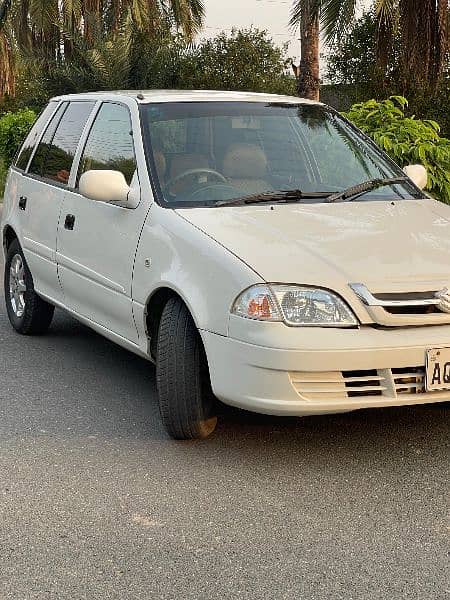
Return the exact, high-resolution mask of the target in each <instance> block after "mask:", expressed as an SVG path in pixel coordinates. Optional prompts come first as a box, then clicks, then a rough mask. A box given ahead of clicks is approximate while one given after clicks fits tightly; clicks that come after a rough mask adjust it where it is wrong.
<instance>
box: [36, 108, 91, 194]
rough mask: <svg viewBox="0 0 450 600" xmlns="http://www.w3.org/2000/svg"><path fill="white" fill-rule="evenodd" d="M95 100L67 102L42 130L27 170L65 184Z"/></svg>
mask: <svg viewBox="0 0 450 600" xmlns="http://www.w3.org/2000/svg"><path fill="white" fill-rule="evenodd" d="M94 105H95V102H83V101H79V102H76V101H75V102H70V103H69V104H68V106H66V107H65V110H64V109H63V114H62V116H61V115H60V114H59V111H58V113H57V114H55V116H54V118H53V119H52V121H51V122H50V124H49V126H48V127H47V130H46V131H45V133H44V135H43V137H42V139H41V141H40V143H39V146H38V147H37V150H36V153H35V155H34V157H33V160H32V163H31V165H30V169H29V172H30V173H33V174H35V175H40V176H41V177H44V178H45V179H50V180H52V181H55V182H57V183H59V184H62V185H67V183H68V181H69V175H70V170H71V168H72V162H73V159H74V156H75V152H76V149H77V146H78V142H79V141H80V137H81V134H82V132H83V129H84V126H85V125H86V122H87V120H88V118H89V115H90V114H91V112H92V109H93V107H94Z"/></svg>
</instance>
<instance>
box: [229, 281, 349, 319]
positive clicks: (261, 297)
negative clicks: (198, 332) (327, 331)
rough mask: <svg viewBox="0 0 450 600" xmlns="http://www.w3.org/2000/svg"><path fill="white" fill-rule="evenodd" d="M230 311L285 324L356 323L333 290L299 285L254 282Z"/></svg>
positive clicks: (249, 317) (347, 307) (242, 315)
mask: <svg viewBox="0 0 450 600" xmlns="http://www.w3.org/2000/svg"><path fill="white" fill-rule="evenodd" d="M231 312H232V314H234V315H238V316H239V317H244V318H247V319H256V320H258V321H284V322H285V323H286V324H287V325H295V326H301V325H303V326H309V327H311V326H313V327H356V326H357V325H358V321H357V319H356V317H355V315H354V314H353V312H352V310H351V309H350V307H349V306H347V304H346V303H345V302H344V301H343V300H342V299H341V298H340V297H339V296H337V295H336V294H334V293H333V292H329V291H328V290H322V289H320V288H313V287H305V286H300V285H280V284H270V285H254V286H252V287H250V288H248V289H247V290H244V291H243V292H242V293H241V294H239V296H238V297H237V298H236V300H235V302H234V304H233V306H232V308H231Z"/></svg>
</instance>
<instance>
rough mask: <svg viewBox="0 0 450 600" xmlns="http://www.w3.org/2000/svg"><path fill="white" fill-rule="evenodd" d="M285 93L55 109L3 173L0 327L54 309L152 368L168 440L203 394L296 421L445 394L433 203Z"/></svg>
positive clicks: (29, 324)
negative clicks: (1, 309)
mask: <svg viewBox="0 0 450 600" xmlns="http://www.w3.org/2000/svg"><path fill="white" fill-rule="evenodd" d="M425 184H426V172H425V170H424V169H423V168H422V167H420V166H412V167H408V168H407V169H406V170H405V172H404V171H402V170H401V169H400V168H399V167H398V166H396V165H395V164H394V163H393V162H392V161H391V160H390V159H389V158H388V157H387V156H386V155H385V154H383V152H381V151H380V150H379V149H378V148H377V147H376V146H375V145H374V144H373V143H372V142H371V141H370V140H369V139H368V138H367V137H365V136H364V135H363V134H362V133H361V132H360V131H358V130H357V129H356V128H355V127H353V126H352V125H351V124H350V123H349V122H348V121H346V120H345V119H343V118H342V117H341V116H340V115H339V114H338V113H337V112H336V111H334V110H332V109H331V108H329V107H327V106H324V105H322V104H319V103H313V102H310V101H307V100H301V99H298V98H291V97H284V96H272V95H262V94H247V93H227V92H177V91H173V92H167V91H152V92H139V93H138V92H117V93H106V92H102V93H95V94H82V95H74V96H61V97H58V98H54V99H53V100H51V102H50V103H49V104H48V106H47V107H46V109H45V110H44V112H43V113H42V114H41V116H40V117H39V119H38V120H37V122H36V124H35V125H34V127H33V129H32V131H31V132H30V134H29V135H28V137H27V139H26V141H25V143H24V145H23V147H22V149H21V150H20V152H19V154H18V156H17V158H16V160H15V162H14V165H13V166H12V168H11V170H10V172H9V176H8V181H7V185H6V191H5V199H4V208H3V215H2V223H1V231H2V235H3V247H4V251H5V259H6V262H5V265H6V268H5V295H6V304H7V310H8V315H9V319H10V321H11V324H12V326H13V327H14V328H15V329H16V330H17V331H18V332H19V333H22V334H38V333H43V332H45V331H46V329H47V328H48V327H49V325H50V322H51V320H52V315H53V311H54V307H55V306H58V307H61V308H63V309H65V310H67V311H68V312H69V313H71V314H72V315H74V316H75V317H76V318H77V319H79V320H80V321H82V322H83V323H85V324H87V325H88V326H90V327H92V328H93V329H95V330H96V331H98V332H99V333H101V334H102V335H104V336H106V337H107V338H109V339H111V340H113V341H115V342H117V343H118V344H120V345H121V346H123V347H125V348H128V349H129V350H131V351H132V352H135V353H136V354H139V355H140V356H144V357H146V358H148V359H150V360H152V361H155V362H156V373H157V386H158V393H159V404H160V412H161V416H162V419H163V421H164V424H165V426H166V428H167V430H168V432H169V433H170V435H172V436H173V437H175V438H180V439H183V438H195V437H205V436H207V435H208V434H209V433H211V432H212V431H213V429H214V427H215V425H216V421H217V419H216V406H217V399H219V400H221V401H222V402H225V403H226V404H230V405H234V406H238V407H241V408H244V409H247V410H250V411H256V412H261V413H267V414H272V415H311V414H322V413H335V412H342V411H350V410H354V409H360V408H369V407H381V406H399V405H411V404H421V403H431V402H442V401H447V400H449V399H450V292H449V290H448V286H449V285H450V208H449V207H448V206H445V205H444V204H441V203H439V202H437V201H435V200H433V199H431V198H430V197H428V196H427V195H426V194H424V193H423V192H422V191H421V189H423V188H424V187H425Z"/></svg>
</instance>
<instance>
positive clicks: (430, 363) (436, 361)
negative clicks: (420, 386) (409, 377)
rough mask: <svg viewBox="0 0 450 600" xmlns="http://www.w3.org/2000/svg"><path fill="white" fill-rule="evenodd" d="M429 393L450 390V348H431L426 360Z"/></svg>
mask: <svg viewBox="0 0 450 600" xmlns="http://www.w3.org/2000/svg"><path fill="white" fill-rule="evenodd" d="M426 372H427V377H426V385H427V392H434V391H436V390H450V348H430V349H429V350H427V360H426Z"/></svg>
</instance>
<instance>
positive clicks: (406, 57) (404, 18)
mask: <svg viewBox="0 0 450 600" xmlns="http://www.w3.org/2000/svg"><path fill="white" fill-rule="evenodd" d="M373 1H374V5H375V11H376V17H377V30H378V36H377V37H378V44H377V45H378V48H377V54H378V61H379V65H380V66H381V67H383V65H384V64H385V63H386V62H387V61H386V58H387V56H388V54H389V52H390V51H391V49H392V41H393V39H394V37H395V36H398V37H399V38H400V40H401V48H402V52H401V59H400V65H399V67H400V69H399V72H400V74H401V75H400V78H401V81H400V82H399V83H400V85H401V87H402V88H403V90H404V91H407V90H408V89H411V88H414V87H419V88H429V89H432V90H433V89H435V88H436V86H437V85H438V83H439V80H440V78H441V75H442V72H443V68H444V65H445V59H446V52H447V49H448V26H447V25H448V20H447V15H448V0H373ZM358 4H361V2H360V0H359V1H358V0H295V2H294V4H293V8H292V13H291V25H292V26H298V25H299V24H300V26H301V33H302V50H303V38H304V37H311V36H313V35H315V36H316V42H315V43H316V44H317V43H318V33H317V31H316V29H317V28H316V21H315V20H316V19H318V20H319V23H320V28H321V30H322V32H323V34H324V39H325V42H331V41H334V42H335V41H336V40H338V39H339V37H340V36H342V35H343V34H345V33H346V31H348V28H349V26H350V25H351V24H352V21H353V19H354V18H355V12H356V9H357V8H358ZM310 43H311V42H310ZM317 53H318V52H317ZM302 58H303V57H302ZM310 60H312V62H310ZM305 61H306V63H307V64H306V65H305V67H304V68H305V69H306V72H308V69H311V68H313V65H314V64H315V63H316V62H317V56H313V57H312V58H311V59H310V58H309V57H308V54H306V55H305ZM310 92H311V93H314V88H313V89H311V90H310Z"/></svg>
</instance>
